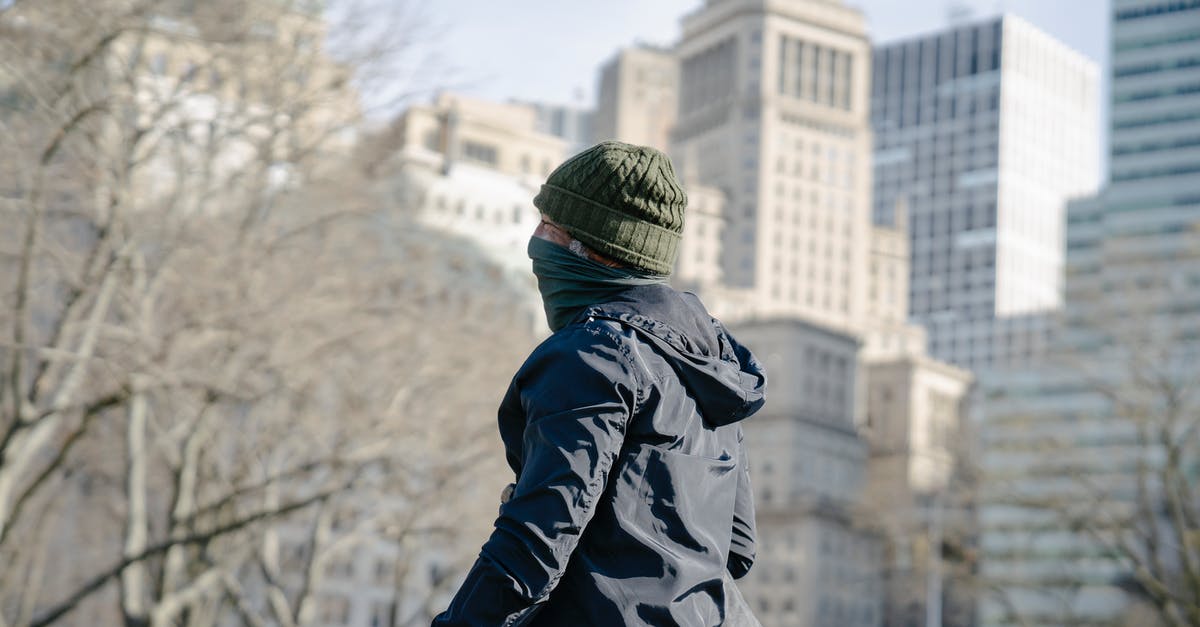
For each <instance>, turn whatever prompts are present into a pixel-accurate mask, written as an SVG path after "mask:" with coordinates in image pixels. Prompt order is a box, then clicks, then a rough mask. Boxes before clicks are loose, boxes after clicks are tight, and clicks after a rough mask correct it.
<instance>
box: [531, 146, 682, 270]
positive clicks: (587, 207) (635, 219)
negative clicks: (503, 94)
mask: <svg viewBox="0 0 1200 627" xmlns="http://www.w3.org/2000/svg"><path fill="white" fill-rule="evenodd" d="M533 204H534V206H536V207H537V208H538V209H539V210H540V211H541V212H542V213H544V214H545V215H546V216H547V217H549V218H550V219H551V220H554V222H556V223H557V224H559V225H561V226H562V227H563V228H564V229H566V230H567V232H568V233H570V234H571V236H572V237H574V238H575V239H577V240H579V241H581V242H583V243H584V244H586V245H587V246H588V247H590V248H591V249H593V250H595V251H597V252H599V253H601V254H602V255H604V256H606V257H608V258H610V259H613V260H615V261H619V262H621V263H623V264H626V265H629V266H632V267H635V268H639V269H641V270H645V271H646V272H651V273H654V274H661V275H667V274H670V273H671V269H672V268H673V267H674V266H675V257H676V256H677V255H678V252H679V237H680V234H681V233H682V232H683V210H684V208H686V207H687V195H686V194H684V193H683V189H682V188H681V187H680V186H679V182H678V181H676V180H675V170H674V169H673V168H672V167H671V161H670V159H667V156H666V155H664V154H663V153H661V152H659V151H657V150H655V149H653V148H648V147H646V146H634V145H631V144H625V143H622V142H615V141H607V142H601V143H599V144H596V145H595V146H592V147H591V148H588V149H587V150H585V151H583V152H581V153H579V154H577V155H575V156H574V157H571V158H570V159H567V160H566V161H565V162H563V164H562V165H560V166H558V167H557V168H555V170H554V171H553V172H551V173H550V176H549V177H548V178H547V179H546V184H545V185H542V190H541V192H539V193H538V195H537V197H536V198H534V199H533Z"/></svg>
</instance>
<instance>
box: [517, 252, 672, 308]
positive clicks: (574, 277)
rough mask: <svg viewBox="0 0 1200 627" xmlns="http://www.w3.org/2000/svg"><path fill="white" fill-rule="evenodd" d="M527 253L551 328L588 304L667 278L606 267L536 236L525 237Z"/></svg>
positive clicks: (663, 280)
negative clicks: (527, 241)
mask: <svg viewBox="0 0 1200 627" xmlns="http://www.w3.org/2000/svg"><path fill="white" fill-rule="evenodd" d="M527 252H528V254H529V258H530V259H532V260H533V275H534V276H535V277H537V284H538V291H539V292H541V294H542V305H543V306H544V307H545V310H546V323H547V324H549V325H550V330H551V331H558V330H559V329H561V328H563V327H565V326H567V323H568V322H570V321H571V320H572V319H574V318H575V316H577V315H579V313H580V312H581V311H583V310H584V308H585V307H587V306H588V305H595V304H596V303H603V302H606V301H608V300H610V299H612V298H614V297H616V296H617V295H619V294H620V293H621V292H623V291H625V290H627V289H629V288H631V287H636V286H641V285H655V284H659V283H665V282H666V280H667V277H663V276H656V275H652V274H646V273H643V272H638V271H636V270H631V269H628V268H610V267H608V266H606V265H604V264H601V263H596V262H595V261H592V260H591V259H584V258H583V257H579V256H578V255H575V254H574V253H572V252H571V251H569V250H567V249H566V248H563V247H562V246H559V245H558V244H555V243H554V242H549V241H546V240H544V239H542V238H540V237H531V238H529V247H528V251H527Z"/></svg>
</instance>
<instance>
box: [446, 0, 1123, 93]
mask: <svg viewBox="0 0 1200 627" xmlns="http://www.w3.org/2000/svg"><path fill="white" fill-rule="evenodd" d="M702 4H703V2H702V0H603V1H600V2H596V1H584V0H559V1H557V2H549V1H546V0H542V1H534V0H502V1H497V0H438V2H436V3H429V5H432V7H431V8H430V9H429V15H428V16H427V17H428V19H429V20H430V21H431V22H433V23H434V24H436V25H437V32H438V33H439V34H440V37H438V41H437V43H436V47H437V48H438V50H439V57H440V58H439V65H442V66H443V68H442V69H443V70H444V75H443V76H444V78H445V79H446V81H447V82H448V84H449V88H450V89H453V90H454V91H459V92H464V93H468V94H473V95H477V96H480V97H484V98H487V99H490V100H500V101H505V100H509V99H519V100H535V101H544V102H551V103H559V104H581V105H590V104H592V102H593V101H594V97H595V83H596V70H597V68H599V66H600V65H601V64H602V63H603V62H604V61H605V60H607V59H609V58H610V57H612V55H613V54H614V53H615V52H616V51H617V49H618V48H621V47H623V46H627V45H630V44H633V43H635V42H639V41H641V42H646V43H653V44H662V45H667V44H671V43H673V42H675V41H676V40H678V38H679V32H680V29H679V18H680V17H681V16H683V15H685V14H687V13H689V12H691V11H693V10H696V9H698V8H699V7H700V6H701V5H702ZM847 4H850V5H851V6H856V7H858V8H859V9H861V10H862V11H863V12H864V13H865V14H866V16H867V23H868V28H869V31H870V37H871V39H872V40H873V41H875V42H878V43H882V42H889V41H895V40H897V39H903V38H905V37H909V36H913V35H919V34H923V33H928V32H934V31H937V30H940V29H942V28H944V27H945V26H946V25H947V23H948V22H947V15H948V13H949V9H950V7H951V6H952V4H951V3H949V2H946V1H943V0H849V1H848V2H847ZM953 4H955V5H959V6H963V7H965V8H969V9H971V10H973V11H974V13H975V15H976V16H977V17H980V18H983V17H986V16H989V15H996V14H998V13H1000V12H1002V11H1003V12H1008V13H1012V14H1015V15H1018V16H1020V17H1022V18H1024V19H1026V20H1027V21H1029V22H1031V23H1033V24H1034V25H1035V26H1037V27H1039V28H1041V29H1042V30H1044V31H1046V32H1048V33H1049V34H1050V35H1052V36H1054V37H1056V38H1058V39H1059V40H1061V41H1063V42H1065V43H1066V44H1067V45H1068V46H1070V47H1072V48H1074V49H1076V50H1078V51H1080V52H1082V53H1083V54H1084V55H1086V56H1088V57H1090V58H1091V59H1093V60H1094V61H1096V62H1097V63H1099V64H1101V76H1107V68H1106V66H1105V65H1104V64H1106V63H1107V48H1108V46H1107V39H1108V19H1107V17H1108V0H962V1H958V2H955V3H953ZM429 5H426V6H429Z"/></svg>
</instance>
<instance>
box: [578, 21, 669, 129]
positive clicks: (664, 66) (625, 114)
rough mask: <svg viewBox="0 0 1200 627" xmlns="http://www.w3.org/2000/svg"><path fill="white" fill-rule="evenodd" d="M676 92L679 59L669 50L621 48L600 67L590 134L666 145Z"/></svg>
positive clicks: (646, 47) (649, 47) (636, 47)
mask: <svg viewBox="0 0 1200 627" xmlns="http://www.w3.org/2000/svg"><path fill="white" fill-rule="evenodd" d="M678 97H679V63H678V60H677V59H676V57H675V55H674V53H673V52H672V51H671V50H667V49H662V48H655V47H653V46H646V45H638V46H632V47H629V48H625V49H622V50H620V51H618V52H617V54H616V55H614V56H613V58H612V59H609V61H608V62H607V63H605V64H604V66H603V67H601V68H600V74H599V77H598V81H597V89H596V100H597V102H596V114H595V117H594V121H593V136H594V139H595V140H597V141H603V140H607V139H616V140H619V141H623V142H629V143H631V144H639V145H643V146H653V147H654V148H657V149H659V150H666V149H667V146H668V144H669V142H670V133H671V128H672V127H673V126H674V124H675V110H676V108H677V102H678Z"/></svg>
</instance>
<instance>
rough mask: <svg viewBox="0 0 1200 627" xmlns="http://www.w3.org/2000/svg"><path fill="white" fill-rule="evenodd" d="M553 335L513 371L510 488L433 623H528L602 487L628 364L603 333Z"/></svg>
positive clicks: (620, 429) (615, 450)
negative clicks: (513, 478)
mask: <svg viewBox="0 0 1200 627" xmlns="http://www.w3.org/2000/svg"><path fill="white" fill-rule="evenodd" d="M558 335H559V336H565V337H553V338H551V340H549V341H548V342H547V343H546V344H544V345H543V346H542V347H539V349H538V350H537V351H535V352H534V354H533V355H532V356H531V357H530V360H529V361H528V362H526V364H525V366H524V367H523V368H522V369H521V372H520V373H518V375H517V381H516V382H515V384H516V385H517V386H519V394H520V399H521V406H522V409H523V410H524V412H525V430H524V434H523V441H522V449H523V450H522V456H521V457H522V460H521V461H522V464H521V470H520V474H519V476H518V478H517V483H516V488H515V489H514V491H513V494H512V498H511V499H510V500H509V501H508V502H507V503H505V504H503V505H502V506H501V507H500V516H499V518H497V519H496V524H495V530H494V531H493V532H492V535H491V537H490V538H489V539H488V541H487V542H486V543H485V544H484V545H483V549H482V550H481V551H480V555H479V559H478V560H477V561H476V562H475V565H474V566H473V567H472V568H471V570H470V572H469V573H468V574H467V578H466V581H465V582H464V583H463V585H462V587H461V588H460V589H459V590H458V593H457V594H456V595H455V597H454V599H453V601H451V603H450V607H449V608H448V609H447V610H446V611H445V612H443V613H442V614H441V615H439V616H438V617H437V618H436V619H434V621H433V624H434V625H435V626H459V625H478V626H484V625H487V626H493V627H494V626H500V625H503V626H505V627H508V626H511V625H524V624H527V623H528V622H529V621H531V620H532V619H533V617H534V615H535V614H536V612H537V610H538V609H540V607H541V605H540V604H542V603H544V602H545V601H546V599H547V598H548V597H549V595H550V592H551V591H552V590H553V589H554V586H555V584H557V583H558V580H559V578H560V577H561V576H562V574H563V571H564V570H565V569H566V566H567V562H568V560H569V559H570V557H571V552H572V551H574V549H575V546H576V544H577V543H578V542H579V538H580V535H581V534H582V533H583V530H584V528H585V527H586V526H587V524H588V521H589V520H591V518H592V514H593V512H594V511H595V506H596V502H597V500H598V499H599V497H600V496H601V494H602V493H603V492H604V489H605V485H606V484H607V480H608V473H609V470H610V469H611V468H612V465H613V462H614V460H615V459H616V457H617V455H618V454H619V452H620V450H621V445H622V444H623V442H624V437H625V428H626V425H627V423H628V420H629V417H630V416H632V415H633V412H634V408H635V405H636V403H637V394H638V388H639V385H638V383H637V379H636V375H635V370H634V366H633V363H632V361H631V360H630V359H629V357H628V355H627V353H626V351H625V349H624V347H623V346H622V344H621V342H620V341H619V339H618V338H616V337H614V336H612V335H610V334H608V333H607V332H606V331H605V330H602V329H596V328H593V327H591V326H590V325H588V326H582V327H576V328H572V329H570V330H567V331H564V332H560V333H559V334H558Z"/></svg>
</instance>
